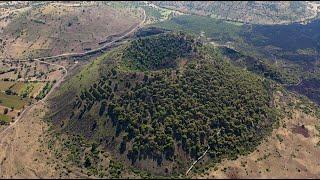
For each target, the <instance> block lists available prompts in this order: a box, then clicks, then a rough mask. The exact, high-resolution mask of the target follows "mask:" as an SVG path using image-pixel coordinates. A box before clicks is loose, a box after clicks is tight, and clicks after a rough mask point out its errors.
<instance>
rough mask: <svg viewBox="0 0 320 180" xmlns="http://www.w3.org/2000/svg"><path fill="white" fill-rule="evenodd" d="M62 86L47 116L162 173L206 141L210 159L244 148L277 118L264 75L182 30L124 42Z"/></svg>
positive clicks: (180, 169) (180, 168)
mask: <svg viewBox="0 0 320 180" xmlns="http://www.w3.org/2000/svg"><path fill="white" fill-rule="evenodd" d="M88 72H90V73H88ZM89 74H90V75H89ZM89 79H90V80H89ZM62 89H64V90H65V91H62V92H63V93H62V94H60V95H59V96H58V97H56V98H55V99H54V102H55V103H56V104H59V107H57V108H56V109H55V110H57V109H58V111H57V112H55V113H54V114H51V119H52V122H53V124H54V125H55V127H56V129H57V130H60V131H61V132H62V133H65V134H80V135H83V136H84V137H85V138H87V139H88V140H91V141H97V142H99V143H100V144H102V145H103V146H104V147H105V148H106V149H108V150H109V151H110V152H112V153H113V155H114V156H115V157H117V158H118V159H119V160H121V161H124V162H130V163H128V164H131V165H132V166H133V167H135V168H139V169H143V170H147V171H149V172H152V173H154V174H159V175H172V174H177V173H179V174H180V173H184V172H185V171H186V169H187V168H188V166H189V165H190V164H191V162H192V161H193V160H194V159H197V158H198V157H199V156H200V155H201V154H202V153H203V152H204V151H205V150H206V149H208V147H209V151H208V153H209V157H210V158H209V159H208V161H207V162H208V163H209V162H218V161H219V160H221V159H222V158H226V157H228V158H234V157H236V156H237V155H239V154H246V153H247V152H249V151H251V150H253V149H254V148H255V147H256V146H257V145H258V144H259V143H260V142H261V140H262V138H263V137H264V136H265V135H266V134H268V133H269V132H270V131H271V130H272V124H273V123H274V122H275V121H276V120H277V116H276V113H275V111H274V109H273V105H272V101H273V100H272V87H271V83H270V82H269V81H268V80H266V79H262V78H260V77H258V76H256V75H254V74H252V73H250V72H248V71H244V70H242V69H240V68H237V67H235V66H233V65H231V64H230V63H228V62H227V61H226V60H224V59H223V58H222V56H221V55H220V54H219V53H218V52H217V51H216V50H215V49H213V48H212V47H209V46H207V45H203V44H202V43H201V42H199V41H198V40H196V39H194V37H192V36H189V35H187V34H184V33H163V34H160V35H154V36H150V37H145V38H139V39H137V40H133V41H131V42H129V43H127V44H124V45H122V46H120V47H118V48H117V49H115V50H113V51H112V52H109V53H108V54H106V55H104V56H102V57H101V58H99V59H97V60H96V61H95V62H94V63H92V64H90V65H89V66H87V67H86V68H84V70H83V71H82V72H80V73H79V74H78V75H76V76H75V77H73V78H72V79H70V80H69V81H68V82H67V83H65V84H64V86H63V87H62ZM71 94H76V98H74V99H73V100H72V101H70V100H68V102H66V97H71V96H70V95H71ZM59 109H60V111H59ZM55 110H54V111H55Z"/></svg>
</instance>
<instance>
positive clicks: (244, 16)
mask: <svg viewBox="0 0 320 180" xmlns="http://www.w3.org/2000/svg"><path fill="white" fill-rule="evenodd" d="M152 3H154V4H156V5H158V6H161V7H166V8H170V9H176V10H179V11H182V12H187V13H191V14H197V15H204V16H211V17H214V18H218V19H224V20H232V21H238V22H244V23H250V24H283V23H291V22H299V21H304V20H306V19H312V18H314V17H315V16H316V15H317V13H316V10H315V9H312V8H309V7H308V6H311V5H309V4H308V3H307V2H305V1H292V2H289V1H285V2H284V1H281V2H276V1H237V2H236V1H206V2H201V1H152Z"/></svg>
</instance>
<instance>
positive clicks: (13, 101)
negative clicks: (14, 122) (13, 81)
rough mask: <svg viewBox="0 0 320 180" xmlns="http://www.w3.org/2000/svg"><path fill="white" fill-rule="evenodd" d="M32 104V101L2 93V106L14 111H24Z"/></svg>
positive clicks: (0, 95) (0, 101) (0, 100)
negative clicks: (23, 109) (25, 107)
mask: <svg viewBox="0 0 320 180" xmlns="http://www.w3.org/2000/svg"><path fill="white" fill-rule="evenodd" d="M28 102H30V99H27V98H21V97H19V96H15V95H7V94H5V93H2V92H0V105H2V106H6V107H9V108H13V109H22V108H23V107H24V106H25V105H27V104H28Z"/></svg>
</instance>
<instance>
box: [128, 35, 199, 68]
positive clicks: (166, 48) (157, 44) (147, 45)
mask: <svg viewBox="0 0 320 180" xmlns="http://www.w3.org/2000/svg"><path fill="white" fill-rule="evenodd" d="M194 44H195V39H194V38H192V37H191V36H189V35H186V34H183V33H177V34H173V33H165V34H161V35H158V36H154V37H153V38H139V39H138V40H136V41H133V42H132V44H131V45H130V46H129V47H128V48H127V49H126V51H125V53H124V59H126V60H127V61H126V63H127V64H128V65H129V66H132V67H133V68H135V69H138V70H158V69H163V68H172V67H176V61H175V59H176V58H179V57H186V56H188V55H190V54H191V53H192V52H194V50H195V48H194Z"/></svg>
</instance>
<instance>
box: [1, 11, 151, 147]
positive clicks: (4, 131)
mask: <svg viewBox="0 0 320 180" xmlns="http://www.w3.org/2000/svg"><path fill="white" fill-rule="evenodd" d="M142 10H143V16H144V17H143V20H142V21H141V22H140V23H139V24H138V25H137V26H136V27H134V28H133V29H132V30H131V31H129V32H127V33H126V34H124V35H122V36H120V37H118V38H116V39H115V40H113V41H111V42H108V43H106V44H104V45H103V46H101V47H99V48H97V49H93V50H90V51H86V52H83V53H64V54H60V55H55V56H48V57H42V58H36V59H32V60H30V61H37V62H40V63H43V64H49V65H52V66H58V67H59V68H62V69H63V71H64V75H63V76H62V77H61V78H60V79H59V80H58V81H57V82H56V83H55V84H54V86H53V87H52V88H51V90H50V91H49V92H48V94H47V95H46V96H45V97H44V98H43V99H42V100H40V101H38V102H36V103H34V104H33V105H31V106H29V107H27V108H25V109H24V110H23V111H22V112H21V114H20V116H19V117H18V118H17V119H16V120H15V121H14V122H13V123H12V124H10V125H9V126H8V127H7V128H5V129H4V130H3V131H2V132H1V133H0V137H1V138H3V137H4V136H5V133H6V132H7V131H8V130H9V129H11V128H12V127H14V126H15V125H16V124H17V123H18V122H19V121H20V120H21V119H22V118H23V117H24V115H25V113H26V112H27V111H29V110H30V109H31V108H32V107H33V106H35V105H37V104H38V103H45V101H46V100H47V99H48V97H49V96H50V95H51V94H52V92H53V91H54V89H56V88H57V87H58V86H59V85H60V84H61V82H62V81H63V80H64V78H65V77H66V76H67V75H68V70H67V69H66V68H65V67H64V66H61V65H59V64H54V63H50V62H46V61H45V60H50V59H57V58H71V57H83V56H86V55H89V54H94V53H96V52H99V51H102V50H104V49H105V48H107V47H109V46H111V45H112V44H114V43H115V42H117V41H119V40H121V39H123V38H125V37H127V36H128V35H130V34H132V33H133V32H134V31H136V30H137V29H138V28H139V27H141V26H142V25H143V24H144V22H145V20H146V12H145V11H144V9H142ZM0 144H1V139H0Z"/></svg>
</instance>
